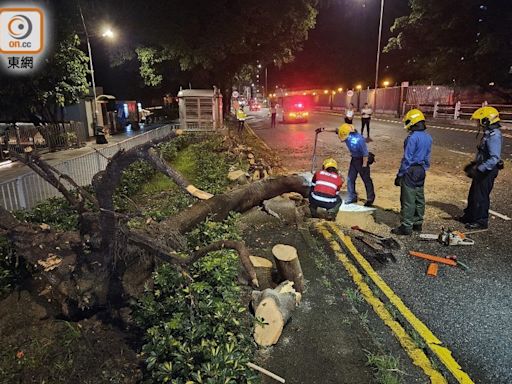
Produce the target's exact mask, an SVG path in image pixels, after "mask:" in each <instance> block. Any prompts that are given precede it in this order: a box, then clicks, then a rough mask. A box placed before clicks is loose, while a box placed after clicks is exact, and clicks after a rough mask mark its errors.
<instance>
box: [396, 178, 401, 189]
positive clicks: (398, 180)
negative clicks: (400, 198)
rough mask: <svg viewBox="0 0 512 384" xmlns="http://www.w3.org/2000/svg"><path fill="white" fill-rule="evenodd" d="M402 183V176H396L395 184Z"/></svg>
mask: <svg viewBox="0 0 512 384" xmlns="http://www.w3.org/2000/svg"><path fill="white" fill-rule="evenodd" d="M401 184H402V176H397V177H396V178H395V186H396V187H399V186H400V185H401Z"/></svg>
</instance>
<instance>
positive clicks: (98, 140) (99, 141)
mask: <svg viewBox="0 0 512 384" xmlns="http://www.w3.org/2000/svg"><path fill="white" fill-rule="evenodd" d="M77 3H78V10H79V11H80V17H81V19H82V25H83V26H84V32H85V40H86V41H87V51H88V53H89V68H90V71H91V84H92V96H93V98H94V100H93V102H92V109H93V115H92V125H93V126H94V127H93V131H94V137H95V138H96V144H107V139H106V138H105V135H104V134H101V135H100V132H99V127H98V105H97V103H96V97H97V95H96V80H95V79H94V66H93V63H92V50H91V41H90V40H89V33H88V32H87V26H86V25H85V18H84V14H83V13H82V7H81V6H80V1H77ZM101 133H103V132H101ZM100 136H101V137H100Z"/></svg>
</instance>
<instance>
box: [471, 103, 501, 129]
mask: <svg viewBox="0 0 512 384" xmlns="http://www.w3.org/2000/svg"><path fill="white" fill-rule="evenodd" d="M471 119H472V120H478V121H479V123H480V125H483V126H484V127H486V126H489V125H491V124H494V123H497V122H498V121H500V113H499V112H498V110H497V109H496V108H494V107H489V106H485V107H481V108H478V109H477V110H476V111H475V112H473V114H472V115H471Z"/></svg>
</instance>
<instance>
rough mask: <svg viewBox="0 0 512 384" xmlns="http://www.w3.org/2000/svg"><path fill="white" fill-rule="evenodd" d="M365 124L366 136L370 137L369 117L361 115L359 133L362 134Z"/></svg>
mask: <svg viewBox="0 0 512 384" xmlns="http://www.w3.org/2000/svg"><path fill="white" fill-rule="evenodd" d="M365 126H366V130H367V132H368V135H367V137H370V118H369V117H362V118H361V135H364V127H365Z"/></svg>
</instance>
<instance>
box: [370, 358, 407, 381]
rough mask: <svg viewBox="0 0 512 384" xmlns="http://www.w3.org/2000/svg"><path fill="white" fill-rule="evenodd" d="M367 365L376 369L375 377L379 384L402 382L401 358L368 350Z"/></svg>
mask: <svg viewBox="0 0 512 384" xmlns="http://www.w3.org/2000/svg"><path fill="white" fill-rule="evenodd" d="M366 357H367V359H368V361H367V365H369V366H371V367H372V368H373V370H374V375H375V378H376V379H377V382H378V383H379V384H400V383H401V382H402V380H401V378H400V376H399V374H400V373H401V371H400V370H399V368H398V366H399V360H398V359H397V358H396V357H394V356H392V355H376V354H373V353H371V352H368V351H367V355H366Z"/></svg>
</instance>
